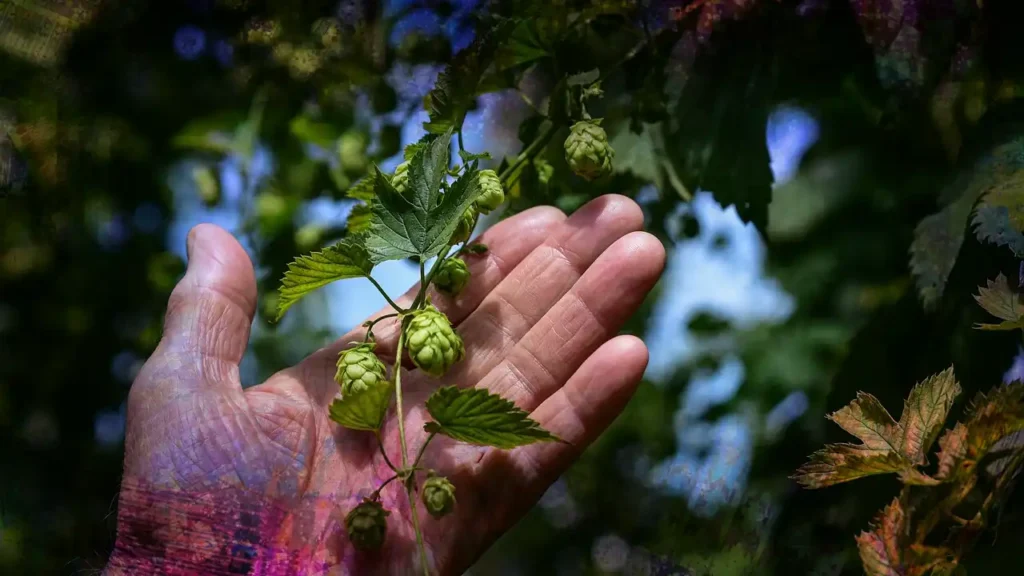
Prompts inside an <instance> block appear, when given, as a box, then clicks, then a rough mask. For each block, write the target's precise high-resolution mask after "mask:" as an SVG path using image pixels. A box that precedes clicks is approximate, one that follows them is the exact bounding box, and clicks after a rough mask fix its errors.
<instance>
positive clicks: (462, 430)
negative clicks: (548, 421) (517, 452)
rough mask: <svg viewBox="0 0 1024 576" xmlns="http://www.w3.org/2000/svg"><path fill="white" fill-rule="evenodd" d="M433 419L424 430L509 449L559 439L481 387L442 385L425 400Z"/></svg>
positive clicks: (507, 402)
mask: <svg viewBox="0 0 1024 576" xmlns="http://www.w3.org/2000/svg"><path fill="white" fill-rule="evenodd" d="M427 411H428V412H429V413H430V416H431V417H433V418H434V421H433V422H427V423H426V424H425V425H424V427H423V428H424V430H426V431H427V432H431V433H438V434H444V435H445V436H448V437H450V438H454V439H456V440H459V441H461V442H468V443H470V444H477V445H480V446H494V447H496V448H502V449H510V448H515V447H517V446H525V445H527V444H533V443H534V442H549V441H558V437H556V436H555V435H553V434H551V433H550V432H548V431H547V430H544V429H543V428H541V427H540V425H538V424H537V423H536V422H534V421H533V420H532V419H530V415H529V414H528V413H527V412H525V411H523V410H521V409H520V408H517V407H516V405H515V404H513V403H512V402H510V401H509V400H506V399H504V398H502V397H501V396H498V395H497V394H493V393H491V392H488V391H487V390H485V389H483V388H462V389H460V388H458V387H456V386H445V387H443V388H439V389H438V390H437V391H436V392H434V393H433V394H432V395H431V396H430V398H428V399H427Z"/></svg>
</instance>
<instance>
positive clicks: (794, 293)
mask: <svg viewBox="0 0 1024 576" xmlns="http://www.w3.org/2000/svg"><path fill="white" fill-rule="evenodd" d="M1020 8H1021V7H1020V6H1019V3H1017V2H1013V1H1009V0H1008V1H1003V2H999V1H994V0H985V1H984V2H982V1H981V0H935V1H926V0H897V1H882V0H802V1H795V0H793V1H791V0H637V1H624V0H623V1H616V0H592V1H589V2H584V1H576V0H563V1H535V0H496V1H492V2H483V1H478V0H454V1H448V0H394V1H391V2H377V1H374V0H342V1H340V2H339V1H337V0H330V1H327V0H323V1H305V2H301V3H297V2H291V1H284V0H277V1H273V0H271V1H265V2H258V1H256V0H187V1H185V0H180V1H179V0H176V1H172V2H151V3H142V2H130V1H120V2H119V1H113V0H108V1H103V2H101V1H99V0H93V1H86V0H79V1H75V2H58V1H56V0H52V1H50V0H47V1H43V0H36V1H25V0H19V1H7V2H2V3H0V431H2V433H0V450H2V451H0V470H2V472H0V571H2V572H3V573H5V574H51V573H53V574H57V573H71V572H75V571H77V570H82V569H95V568H98V567H101V566H102V565H103V564H104V562H105V558H106V554H107V553H108V552H109V550H110V549H111V547H112V545H113V538H114V523H113V519H114V517H115V514H114V506H115V502H116V494H117V488H118V482H119V475H120V466H121V457H122V453H121V447H122V441H123V430H124V400H125V397H126V394H127V390H128V387H129V385H130V383H131V381H132V379H133V378H134V375H135V373H136V372H137V370H138V369H139V367H140V366H141V363H142V362H143V361H144V360H145V358H146V357H147V356H148V354H149V353H150V352H151V351H152V350H153V348H154V347H155V345H156V343H157V341H158V339H159V334H160V327H161V322H162V315H163V312H164V308H165V306H166V301H167V297H168V295H169V293H170V290H171V289H172V288H173V286H174V284H175V282H176V281H177V280H178V279H179V278H180V276H181V274H182V273H183V270H184V260H183V258H184V237H185V234H186V233H187V231H188V229H189V228H190V227H191V226H192V225H194V224H196V223H198V222H201V221H212V222H215V223H218V224H220V225H222V226H225V227H226V228H228V229H229V230H231V231H232V232H234V233H235V234H236V235H237V236H238V237H239V238H240V239H241V240H242V241H243V245H244V246H245V248H246V249H247V250H248V251H249V253H250V255H251V256H252V258H253V261H254V262H255V263H256V266H257V272H258V278H259V293H260V313H259V315H258V317H257V321H256V325H255V326H254V328H253V333H252V339H251V342H250V350H249V351H248V353H247V355H246V358H245V361H244V362H243V381H244V382H245V384H246V385H251V384H254V383H256V382H259V381H261V380H262V379H263V378H265V377H266V376H267V375H269V374H271V373H273V372H274V371H276V370H279V369H281V368H282V367H284V366H287V365H289V364H291V363H294V362H295V361H297V360H298V359H300V358H301V357H303V356H304V355H305V354H307V353H309V352H311V351H313V350H314V349H316V348H317V347H319V346H321V345H323V344H324V343H326V342H327V341H329V340H330V339H332V338H334V337H336V336H337V335H338V334H340V333H342V332H344V331H346V330H347V329H349V328H351V327H352V326H355V325H357V324H358V322H359V319H360V318H362V317H363V316H365V315H366V314H367V313H369V312H371V311H373V310H375V309H377V308H379V307H380V306H381V305H382V304H383V301H382V300H381V299H380V298H379V296H378V295H376V293H375V292H374V291H373V289H372V287H370V286H369V285H366V286H363V285H361V284H359V283H358V282H355V281H353V282H352V284H351V285H346V286H331V287H330V290H324V291H322V292H321V295H316V296H311V297H309V298H307V299H306V300H304V302H303V303H302V304H301V305H299V306H296V308H295V309H294V311H293V313H292V314H291V315H289V317H288V318H287V319H286V320H285V321H283V322H282V323H280V324H279V325H275V324H271V323H270V322H269V320H270V319H271V318H272V316H273V311H274V309H275V307H276V301H275V295H274V290H275V289H276V287H277V283H278V281H279V280H280V278H281V276H282V274H283V272H284V270H285V266H286V264H287V262H289V261H290V260H291V259H292V258H293V257H294V256H295V255H296V254H299V253H305V252H309V251H311V250H315V249H318V248H319V247H322V246H325V245H328V244H329V243H331V242H334V241H336V240H338V239H339V238H341V237H343V236H344V234H345V223H346V219H347V217H348V216H349V214H350V212H351V210H352V206H353V204H354V202H353V201H352V200H351V199H350V198H348V197H346V191H348V190H349V188H350V187H351V186H352V185H353V184H355V183H356V182H357V181H358V180H359V178H361V177H362V175H364V174H365V173H366V171H367V169H368V168H369V166H370V165H371V163H377V164H379V165H380V166H381V168H382V169H383V170H385V171H389V170H393V169H394V167H395V166H396V165H397V164H398V163H399V162H400V161H401V160H402V152H401V150H402V147H403V146H405V145H407V144H410V143H412V142H415V141H416V140H417V139H419V138H420V137H421V136H422V135H423V134H424V133H425V127H424V123H425V122H430V123H436V122H438V121H440V120H444V119H445V118H448V119H451V118H452V117H455V118H456V119H458V117H459V116H460V115H461V114H464V115H465V121H464V124H463V126H464V130H463V132H464V136H465V139H466V148H467V149H469V150H471V151H488V152H490V153H491V156H492V157H493V158H494V160H493V161H491V162H492V164H493V166H494V167H497V166H499V165H500V164H501V163H502V162H506V163H507V162H509V161H510V159H513V158H514V157H515V155H516V154H517V153H519V152H520V150H522V149H524V148H529V146H530V145H531V144H533V143H536V147H535V148H534V150H536V151H537V156H536V160H533V161H532V162H528V163H526V164H525V166H524V167H523V169H522V170H521V171H520V172H519V175H518V176H517V177H516V179H515V182H514V185H513V186H511V187H510V190H509V195H510V197H511V201H510V205H509V206H508V208H507V210H506V211H505V213H504V215H508V214H512V213H514V212H516V211H519V210H522V209H525V208H527V207H529V206H533V205H537V204H554V205H556V206H559V207H560V208H562V209H563V210H565V211H567V212H571V211H572V210H574V209H575V208H576V207H578V206H580V205H582V204H583V203H584V202H586V201H587V200H588V199H590V198H593V197H596V196H598V195H601V194H604V193H608V192H614V193H620V194H626V195H629V196H631V197H633V198H635V199H636V200H637V201H638V202H639V203H640V204H641V205H642V206H643V208H644V210H645V213H646V216H647V228H648V230H649V231H651V232H652V233H654V234H656V235H657V236H658V237H659V238H661V239H662V240H663V241H664V242H665V244H666V247H667V248H668V250H669V266H668V269H667V271H666V274H665V276H664V278H663V280H662V281H661V282H660V283H659V285H658V287H657V288H656V290H655V292H654V293H653V294H652V295H651V297H650V298H649V299H648V302H647V303H646V304H645V306H644V308H643V309H642V310H641V312H640V313H639V314H637V315H636V316H635V317H634V318H633V319H632V320H631V321H630V323H629V325H628V327H627V329H626V330H627V331H628V332H630V333H634V334H638V335H641V336H644V337H645V339H646V340H647V342H648V344H649V346H650V348H651V365H650V369H649V370H648V375H647V378H646V379H645V382H644V383H643V384H642V386H641V387H640V389H639V391H638V392H637V395H636V397H635V399H634V400H633V401H632V402H631V403H630V405H629V407H628V409H627V410H626V412H625V413H624V414H623V415H622V416H621V417H620V418H619V419H618V420H617V421H616V423H615V425H614V426H613V428H612V429H611V430H610V431H609V432H608V433H607V434H605V435H604V436H603V437H602V438H601V439H600V440H599V441H598V442H597V443H596V444H595V445H594V446H593V447H592V448H591V449H590V450H588V451H587V452H586V454H585V455H584V457H583V458H582V459H581V460H580V462H579V463H578V464H576V465H575V466H574V467H573V468H572V469H571V470H570V471H569V472H568V473H567V474H566V475H565V476H564V477H563V478H561V479H560V480H559V481H558V482H557V483H556V484H555V485H554V486H553V487H552V489H551V490H550V491H549V492H548V493H547V494H546V495H545V496H544V498H543V499H542V500H541V502H540V504H539V505H538V506H537V507H536V508H535V509H534V510H533V511H532V512H531V513H530V514H529V515H528V516H527V517H526V518H525V519H524V520H523V521H522V523H521V524H520V525H519V526H517V527H516V528H515V529H514V530H513V531H511V532H510V533H509V534H508V535H507V536H506V537H505V538H504V539H503V540H501V541H500V542H499V543H498V544H497V545H496V546H495V547H494V548H493V549H492V550H491V551H490V552H489V553H488V554H487V555H486V556H485V557H484V558H482V559H481V561H480V562H479V564H478V565H477V566H476V567H474V568H473V569H472V573H473V574H502V575H503V574H510V575H511V574H558V575H575V574H580V575H583V574H586V575H591V574H654V573H674V574H702V575H703V574H714V575H716V576H717V575H733V574H735V575H741V574H742V575H746V574H756V575H760V574H786V575H790V574H817V575H839V574H857V573H860V570H861V569H860V563H859V561H858V560H857V554H856V548H855V545H854V540H853V537H854V535H855V534H856V533H857V532H859V531H860V530H862V529H865V528H866V527H867V524H868V521H869V520H870V518H871V517H872V516H873V515H874V514H875V512H876V511H877V510H878V509H879V508H881V506H882V505H883V504H884V503H885V502H887V501H888V500H889V499H891V497H892V496H893V495H894V494H895V492H896V490H897V489H896V486H897V483H896V482H895V481H894V480H893V479H892V478H872V479H866V480H862V481H860V482H858V483H855V484H852V485H847V486H838V487H835V488H831V489H829V490H825V491H814V492H811V491H804V490H800V489H798V488H797V486H796V485H795V483H793V482H792V481H791V480H789V479H788V476H789V475H790V474H792V472H793V471H794V470H795V469H796V468H797V467H798V466H799V465H800V464H801V463H803V462H804V461H805V459H806V457H807V456H808V455H809V454H810V453H811V452H812V451H814V450H815V449H817V448H819V447H820V446H821V445H822V444H823V443H824V442H826V441H845V440H847V438H845V437H843V433H842V432H841V431H839V430H838V428H836V427H834V426H831V427H830V426H827V422H826V420H825V419H824V418H823V415H824V414H825V413H827V412H831V411H834V410H836V409H837V408H839V407H841V406H843V405H845V404H846V403H847V402H849V401H850V400H851V399H852V398H853V397H854V395H855V393H856V392H857V391H858V390H865V391H868V392H871V393H873V394H875V395H876V396H878V397H879V398H880V399H881V401H882V403H883V404H885V405H886V406H888V407H889V408H890V410H896V411H898V408H899V406H900V402H901V400H902V398H904V397H905V395H906V392H907V391H908V390H909V389H910V387H911V386H912V385H913V383H915V382H917V381H920V380H921V379H923V378H924V377H925V376H927V375H929V374H932V373H934V372H937V371H939V370H941V369H943V368H945V367H947V366H949V365H950V364H954V365H955V367H956V371H957V376H958V378H959V380H960V382H961V384H962V385H963V387H964V389H965V393H964V394H963V396H962V397H963V398H969V397H971V396H973V393H974V392H975V391H977V390H986V389H988V388H990V387H991V386H992V385H994V384H996V383H998V382H1000V381H1003V380H1007V381H1009V380H1013V379H1015V378H1016V377H1017V376H1018V375H1020V374H1019V373H1020V371H1021V366H1024V364H1021V363H1020V360H1021V359H1019V358H1018V359H1016V360H1015V356H1016V355H1017V354H1019V353H1020V347H1019V343H1018V341H1017V340H1016V336H1015V335H1014V334H1015V332H998V333H994V332H979V331H973V330H971V326H972V324H973V323H975V322H978V321H986V318H985V314H984V312H983V311H981V310H980V308H978V307H977V305H976V304H975V302H974V300H973V298H972V297H971V295H972V294H973V293H975V291H976V287H977V286H978V285H984V281H985V280H986V279H990V278H994V277H995V276H996V274H998V273H999V272H1002V273H1004V274H1006V275H1007V276H1008V277H1010V278H1017V277H1018V263H1019V258H1020V257H1021V256H1024V235H1022V234H1021V229H1022V223H1024V215H1022V214H1024V211H1022V210H1024V209H1022V205H1024V198H1022V197H1021V194H1024V187H1021V185H1020V183H1019V182H1020V176H1019V174H1020V172H1019V171H1020V170H1021V167H1022V166H1024V133H1022V132H1021V122H1022V121H1024V107H1022V105H1021V101H1020V97H1021V95H1022V94H1024V92H1022V91H1024V84H1022V81H1024V60H1022V59H1021V58H1020V57H1019V43H1018V42H1017V40H1016V36H1017V34H1018V32H1019V24H1018V23H1019V22H1020V21H1021V20H1020V19H1019V16H1020V14H1018V12H1019V10H1020ZM446 69H447V71H446ZM594 69H597V71H598V74H599V77H600V79H601V87H602V89H603V92H604V94H603V96H602V97H601V98H598V99H591V100H588V101H587V107H588V110H589V111H590V112H591V113H592V114H593V115H594V116H595V117H602V118H604V124H603V126H604V127H605V128H606V129H607V131H608V134H609V141H610V143H611V145H612V146H613V148H615V151H616V157H615V173H614V174H613V175H612V176H610V177H608V178H605V179H602V180H599V181H597V182H594V183H589V184H588V183H586V182H584V181H583V180H582V179H580V178H579V177H576V176H574V175H573V174H572V173H571V172H570V171H569V170H568V167H567V165H566V162H565V160H564V155H563V152H562V141H564V139H565V135H566V133H567V127H566V126H565V120H566V118H565V117H564V115H565V109H566V107H567V104H571V102H572V99H573V98H574V97H575V96H574V94H576V93H574V92H573V90H574V89H579V86H575V88H574V86H573V85H572V83H570V82H567V81H566V78H567V77H571V76H572V75H576V74H581V73H582V74H587V73H590V72H591V71H593V70H594ZM439 74H447V78H448V81H449V82H450V86H449V87H450V90H449V91H448V92H447V94H446V96H447V97H448V100H446V101H444V102H441V104H442V105H441V106H435V108H434V109H433V110H432V112H433V114H429V115H428V113H427V112H426V111H425V110H424V101H423V98H424V96H425V95H427V93H428V91H430V90H431V89H432V88H433V87H434V83H435V80H436V79H437V78H438V75H439ZM434 104H435V105H436V104H438V102H437V101H436V100H435V102H434ZM452 115H454V116H452ZM427 128H429V126H428V127H427ZM506 158H508V159H506ZM506 165H507V164H506ZM997 187H998V193H995V192H992V191H993V190H995V189H996V188H997ZM499 217H500V216H499ZM487 224H489V222H488V221H484V222H483V223H482V225H487ZM391 264H393V266H391ZM389 266H390V267H389ZM378 273H380V276H378ZM414 275H415V268H413V267H411V266H409V265H407V264H406V263H403V262H395V263H389V265H388V266H382V267H381V270H378V271H377V272H375V276H378V277H379V278H381V281H382V283H383V284H384V286H385V288H386V289H388V290H389V291H398V290H402V289H404V288H405V287H407V286H408V285H409V284H411V283H412V282H413V280H414ZM342 284H345V283H342ZM1011 368H1012V369H1011ZM961 404H962V402H961ZM959 409H960V405H959V404H958V406H957V407H955V408H954V414H956V413H957V410H959ZM1020 501H1021V498H1020V496H1019V495H1018V496H1017V497H1016V498H1015V499H1014V500H1013V501H1012V502H1011V503H1010V504H1009V505H1008V506H1007V507H1006V508H1005V509H1003V510H1002V512H1001V514H1000V516H999V525H998V526H999V528H998V535H999V538H995V537H994V534H993V535H992V536H990V537H988V540H986V541H983V543H982V545H981V546H979V547H978V548H977V550H976V551H975V553H974V555H973V557H972V564H971V565H970V566H969V570H970V572H971V573H972V574H1009V573H1012V572H1013V569H1011V568H1002V569H1000V568H999V566H1006V567H1009V566H1014V565H1015V564H1014V563H1013V561H1012V560H1013V559H1014V558H1019V550H1015V549H1014V545H1013V543H1014V542H1019V541H1020V539H1021V537H1022V535H1024V517H1022V511H1021V505H1020ZM672 565H674V566H677V567H676V568H671V567H670V566H672ZM658 570H661V572H658ZM1000 570H1002V571H1000ZM1007 570H1010V571H1009V572H1008V571H1007Z"/></svg>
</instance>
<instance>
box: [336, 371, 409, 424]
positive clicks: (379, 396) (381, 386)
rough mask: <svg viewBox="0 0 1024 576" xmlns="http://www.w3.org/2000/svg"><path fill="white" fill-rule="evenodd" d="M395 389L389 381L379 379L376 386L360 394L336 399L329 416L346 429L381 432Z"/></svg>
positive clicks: (369, 387)
mask: <svg viewBox="0 0 1024 576" xmlns="http://www.w3.org/2000/svg"><path fill="white" fill-rule="evenodd" d="M393 388H394V385H393V384H392V383H391V382H390V381H389V380H382V379H378V380H377V383H376V384H374V385H373V386H368V387H367V388H366V389H365V390H363V391H361V392H359V393H358V394H346V395H344V396H342V397H341V398H339V399H336V400H335V401H334V402H332V403H331V406H330V408H328V415H329V416H330V418H331V420H332V421H334V422H336V423H338V424H339V425H341V426H344V427H345V428H350V429H352V430H366V431H369V432H374V431H377V430H380V427H381V425H382V424H383V423H384V416H385V415H386V414H387V412H388V407H389V406H390V405H391V391H392V389H393Z"/></svg>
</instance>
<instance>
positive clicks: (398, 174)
mask: <svg viewBox="0 0 1024 576" xmlns="http://www.w3.org/2000/svg"><path fill="white" fill-rule="evenodd" d="M391 186H393V187H394V188H395V192H398V193H399V194H405V191H406V190H407V189H408V188H409V162H408V161H405V162H402V163H401V164H399V165H398V166H397V167H396V168H395V175H394V176H392V177H391Z"/></svg>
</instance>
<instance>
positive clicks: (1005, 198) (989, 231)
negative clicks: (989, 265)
mask: <svg viewBox="0 0 1024 576" xmlns="http://www.w3.org/2000/svg"><path fill="white" fill-rule="evenodd" d="M1015 160H1016V163H1015V164H1013V165H1012V167H1009V168H1008V169H1009V170H1010V171H1007V170H1001V171H1000V172H999V173H998V175H996V176H995V177H994V179H995V182H993V183H992V185H991V186H990V187H989V188H987V189H986V190H985V192H984V194H983V195H982V197H981V201H980V202H979V204H978V208H977V210H976V211H975V213H974V219H973V224H974V226H975V234H976V235H977V236H978V239H979V240H981V241H983V242H991V243H993V244H997V245H999V246H1008V247H1009V248H1010V249H1011V250H1013V253H1014V254H1015V255H1016V256H1017V257H1018V258H1021V257H1024V166H1017V164H1019V163H1020V160H1021V159H1020V158H1017V159H1015Z"/></svg>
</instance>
